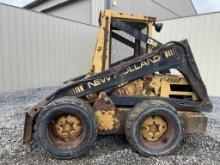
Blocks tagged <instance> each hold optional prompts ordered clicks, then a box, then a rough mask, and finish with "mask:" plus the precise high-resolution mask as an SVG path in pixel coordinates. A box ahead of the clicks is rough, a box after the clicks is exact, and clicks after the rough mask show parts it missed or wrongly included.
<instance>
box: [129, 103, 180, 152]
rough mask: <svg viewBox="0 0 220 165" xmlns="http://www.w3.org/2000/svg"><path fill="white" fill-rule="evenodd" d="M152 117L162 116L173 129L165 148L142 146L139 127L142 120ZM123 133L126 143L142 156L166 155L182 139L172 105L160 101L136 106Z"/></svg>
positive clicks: (177, 117) (178, 118)
mask: <svg viewBox="0 0 220 165" xmlns="http://www.w3.org/2000/svg"><path fill="white" fill-rule="evenodd" d="M152 115H160V116H162V117H163V118H165V119H166V120H169V121H170V122H171V123H172V126H173V127H174V128H175V129H174V131H173V132H174V133H173V136H172V138H171V139H170V140H169V144H165V145H166V146H163V147H161V148H156V149H155V148H152V147H151V146H150V145H148V146H147V145H146V144H144V142H143V140H142V139H143V138H142V137H141V136H142V135H141V133H140V126H141V124H142V123H143V121H144V119H146V117H147V116H152ZM168 127H169V125H168ZM125 133H126V137H127V140H128V142H129V143H130V144H131V145H132V147H133V148H134V150H135V151H137V152H139V153H140V154H142V155H143V156H149V155H154V156H159V155H168V154H170V153H171V152H173V151H174V150H175V149H176V147H177V146H178V145H179V143H180V142H181V140H182V138H183V128H182V121H181V118H180V117H179V116H178V114H177V111H176V109H175V108H174V107H173V106H172V105H170V104H168V103H166V102H164V101H161V100H145V101H143V102H141V103H139V104H137V105H136V106H135V107H134V108H133V110H132V111H131V113H130V114H129V115H128V117H127V120H126V123H125ZM166 136H167V135H166ZM152 144H153V143H152Z"/></svg>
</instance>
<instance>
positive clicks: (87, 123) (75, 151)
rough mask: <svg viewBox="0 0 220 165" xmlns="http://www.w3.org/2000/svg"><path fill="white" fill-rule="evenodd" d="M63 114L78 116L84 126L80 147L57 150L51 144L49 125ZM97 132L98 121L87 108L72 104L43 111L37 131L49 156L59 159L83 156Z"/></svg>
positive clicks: (38, 138) (40, 141)
mask: <svg viewBox="0 0 220 165" xmlns="http://www.w3.org/2000/svg"><path fill="white" fill-rule="evenodd" d="M64 109H65V111H64ZM62 114H73V115H76V116H78V117H79V118H80V119H81V121H82V123H83V124H84V129H85V131H86V132H85V135H84V137H83V140H82V141H81V143H80V144H79V145H78V146H76V147H74V148H72V149H69V150H62V149H59V148H57V147H56V146H53V145H52V144H51V143H50V138H49V135H48V127H49V125H51V123H50V122H51V121H52V120H54V119H55V118H56V117H57V116H60V115H62ZM95 130H96V121H95V118H94V116H93V114H92V113H91V112H89V111H88V110H86V109H85V107H82V106H79V105H75V104H70V103H64V104H59V105H56V106H51V107H49V108H48V109H45V110H43V112H42V114H41V118H40V120H39V121H38V125H37V128H36V130H35V131H37V140H38V142H39V143H40V145H41V147H42V148H43V149H44V150H45V151H46V152H47V153H48V154H50V155H53V156H56V157H59V158H61V159H62V158H65V159H66V158H67V159H68V158H73V157H76V156H78V155H81V154H82V153H84V152H85V151H86V150H87V148H88V146H90V145H91V143H92V142H93V139H94V137H93V136H96V131H95ZM72 155H74V156H72Z"/></svg>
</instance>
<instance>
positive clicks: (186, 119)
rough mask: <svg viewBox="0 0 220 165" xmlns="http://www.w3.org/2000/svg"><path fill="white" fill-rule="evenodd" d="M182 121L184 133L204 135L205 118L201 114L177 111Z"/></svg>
mask: <svg viewBox="0 0 220 165" xmlns="http://www.w3.org/2000/svg"><path fill="white" fill-rule="evenodd" d="M178 113H179V114H180V116H181V118H182V119H183V127H184V131H185V132H186V133H190V134H193V133H195V134H199V133H205V132H206V129H207V122H208V119H207V117H206V116H205V115H204V114H203V113H201V112H190V111H178Z"/></svg>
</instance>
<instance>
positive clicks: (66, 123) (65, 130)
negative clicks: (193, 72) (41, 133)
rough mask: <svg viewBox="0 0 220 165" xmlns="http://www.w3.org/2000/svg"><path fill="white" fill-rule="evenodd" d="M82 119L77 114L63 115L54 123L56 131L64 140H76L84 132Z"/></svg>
mask: <svg viewBox="0 0 220 165" xmlns="http://www.w3.org/2000/svg"><path fill="white" fill-rule="evenodd" d="M82 130H83V125H82V121H81V120H80V119H79V118H78V117H77V116H75V115H72V114H68V115H61V116H60V117H59V118H58V119H57V120H56V121H55V122H54V123H53V131H54V133H55V134H56V135H57V136H58V137H59V138H61V139H63V140H64V141H72V140H76V139H77V138H78V137H79V136H80V134H81V133H82Z"/></svg>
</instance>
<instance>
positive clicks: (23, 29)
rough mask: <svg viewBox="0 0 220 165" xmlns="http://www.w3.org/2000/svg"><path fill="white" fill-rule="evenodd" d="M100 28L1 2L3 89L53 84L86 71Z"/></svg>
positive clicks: (0, 81)
mask: <svg viewBox="0 0 220 165" xmlns="http://www.w3.org/2000/svg"><path fill="white" fill-rule="evenodd" d="M97 32H98V29H97V28H96V27H94V26H91V25H86V24H82V23H77V22H73V21H69V20H65V19H61V18H56V17H52V16H48V15H45V14H41V13H37V12H32V11H28V10H24V9H20V8H15V7H11V6H7V5H3V4H0V92H5V91H16V90H21V89H26V88H33V87H43V86H51V85H52V86H53V85H58V84H61V83H62V81H65V80H67V79H70V78H73V77H75V76H78V75H80V74H82V73H86V72H87V71H88V69H89V67H90V61H91V60H92V54H93V50H94V46H95V42H96V36H97Z"/></svg>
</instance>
